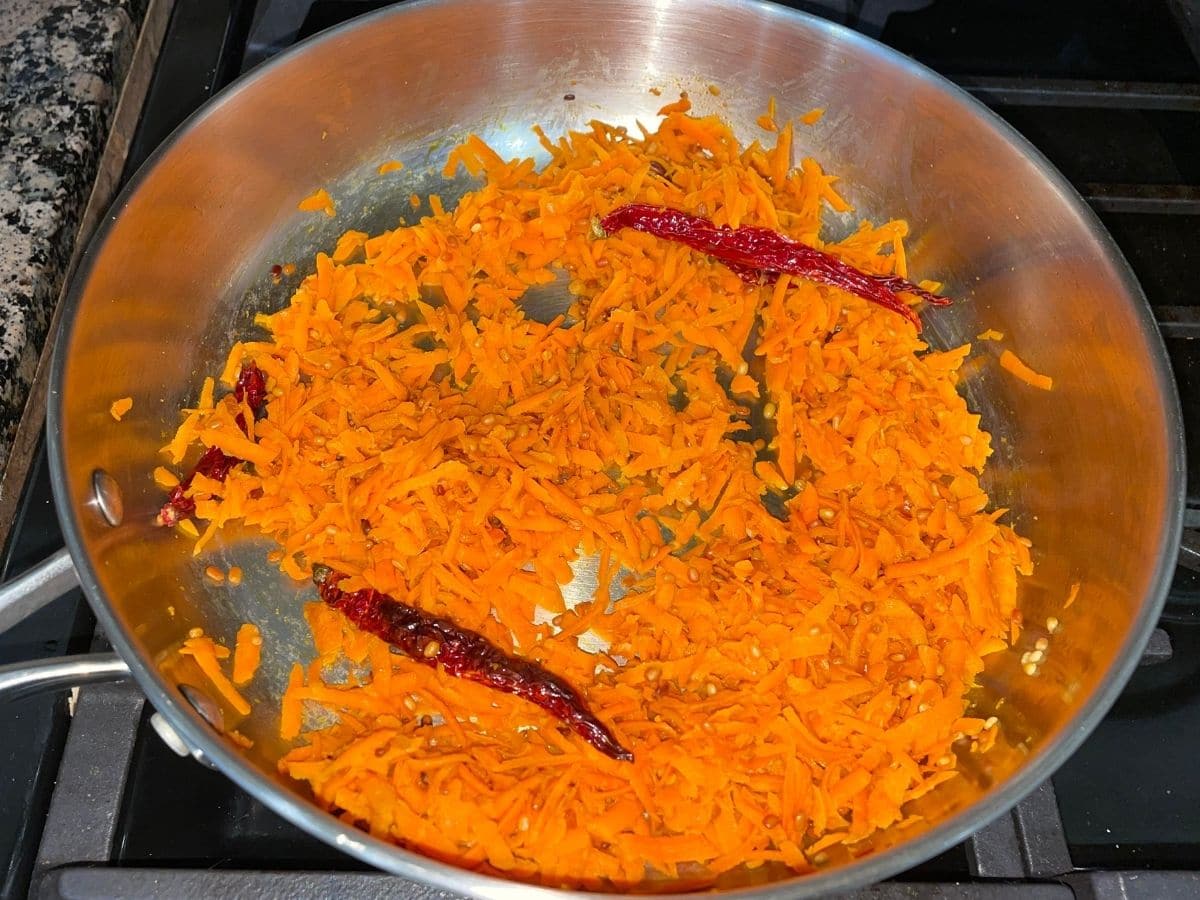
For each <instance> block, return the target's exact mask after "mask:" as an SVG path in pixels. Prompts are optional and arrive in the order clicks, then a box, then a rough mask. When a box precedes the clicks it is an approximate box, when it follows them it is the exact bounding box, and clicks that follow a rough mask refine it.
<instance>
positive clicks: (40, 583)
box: [0, 547, 79, 632]
mask: <svg viewBox="0 0 1200 900" xmlns="http://www.w3.org/2000/svg"><path fill="white" fill-rule="evenodd" d="M77 587H79V575H78V573H76V571H75V564H74V563H73V562H71V554H70V553H68V552H67V549H66V548H65V547H64V548H63V549H62V550H59V551H58V552H57V553H55V554H54V555H53V556H49V557H47V558H46V559H44V560H42V561H41V562H40V563H38V564H37V565H36V566H34V567H33V568H32V569H30V570H29V571H28V572H25V573H23V574H21V575H18V576H17V577H16V578H14V579H13V580H12V581H8V582H5V583H4V584H2V585H0V632H3V631H8V629H10V628H12V627H13V626H14V625H16V624H17V623H18V622H20V621H21V620H22V619H24V618H25V617H26V616H29V615H30V614H32V613H35V612H37V611H38V610H39V609H41V608H42V607H43V606H45V605H46V604H47V603H49V602H50V601H51V600H56V599H58V598H59V597H61V596H62V595H63V594H65V593H66V592H67V591H69V590H71V589H72V588H77Z"/></svg>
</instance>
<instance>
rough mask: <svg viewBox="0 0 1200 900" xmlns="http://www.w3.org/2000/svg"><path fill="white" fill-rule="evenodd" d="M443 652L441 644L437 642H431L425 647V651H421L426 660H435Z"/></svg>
mask: <svg viewBox="0 0 1200 900" xmlns="http://www.w3.org/2000/svg"><path fill="white" fill-rule="evenodd" d="M441 652H442V645H441V644H439V643H438V642H437V641H430V642H429V643H428V644H426V645H425V649H424V650H422V651H421V653H422V655H423V656H424V657H425V658H426V659H433V658H434V657H435V656H437V655H438V654H439V653H441Z"/></svg>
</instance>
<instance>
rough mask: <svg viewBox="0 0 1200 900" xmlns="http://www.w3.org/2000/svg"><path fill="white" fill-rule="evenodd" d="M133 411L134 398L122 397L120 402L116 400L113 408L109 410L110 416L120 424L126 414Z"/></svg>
mask: <svg viewBox="0 0 1200 900" xmlns="http://www.w3.org/2000/svg"><path fill="white" fill-rule="evenodd" d="M131 409H133V398H132V397H122V398H121V399H120V400H114V401H113V403H112V406H110V407H109V408H108V412H109V414H110V415H111V416H112V417H113V418H114V419H115V420H116V421H118V422H120V421H121V419H122V418H124V416H125V413H127V412H129V411H130V410H131Z"/></svg>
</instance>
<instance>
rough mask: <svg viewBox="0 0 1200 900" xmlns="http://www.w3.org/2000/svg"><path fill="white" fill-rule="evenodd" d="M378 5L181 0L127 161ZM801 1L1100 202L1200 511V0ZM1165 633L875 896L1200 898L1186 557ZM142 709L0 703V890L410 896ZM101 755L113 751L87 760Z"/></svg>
mask: <svg viewBox="0 0 1200 900" xmlns="http://www.w3.org/2000/svg"><path fill="white" fill-rule="evenodd" d="M383 5H385V4H384V3H382V2H378V0H315V2H314V0H258V2H254V0H244V2H242V0H175V3H174V9H173V12H172V15H171V21H170V24H169V25H168V30H167V34H166V37H165V39H164V45H163V48H162V51H161V54H160V57H159V61H158V63H157V66H156V70H155V75H154V78H153V81H152V82H151V86H150V90H149V93H148V96H147V100H146V103H145V106H144V109H143V114H142V118H141V121H140V122H139V125H138V129H137V131H136V133H135V135H134V137H133V140H132V143H131V152H130V160H129V164H128V166H127V172H126V175H128V174H129V173H130V172H132V170H133V169H134V168H136V166H137V165H138V164H140V162H141V161H142V160H143V159H144V158H145V157H146V156H147V155H148V154H149V153H150V152H151V151H152V150H153V148H154V147H155V146H157V145H158V143H159V142H160V141H161V140H162V139H163V138H164V137H166V135H167V134H169V133H170V131H171V130H172V129H173V128H174V127H175V126H176V125H177V124H178V123H179V122H180V121H182V119H183V118H185V117H186V116H187V115H188V114H189V113H190V112H191V111H192V110H194V109H195V108H196V107H197V106H199V105H200V104H201V103H202V102H203V101H204V100H206V99H207V98H208V97H209V96H210V95H211V94H212V93H213V92H214V91H216V90H219V89H220V88H221V87H223V86H224V85H225V84H227V83H228V82H229V81H230V80H232V79H233V78H234V77H236V76H237V75H238V74H239V73H241V72H243V71H245V70H247V69H248V68H252V67H253V66H254V65H257V64H258V63H259V62H261V61H262V60H264V59H266V58H268V57H269V56H270V55H272V54H273V53H275V52H278V51H279V50H280V49H282V48H284V47H286V46H288V45H290V44H291V43H294V42H295V41H296V40H298V39H300V38H303V37H306V36H308V35H310V34H313V33H315V32H316V31H319V30H321V29H322V28H325V27H328V26H330V25H334V24H336V23H338V22H341V21H343V20H345V19H346V18H349V17H350V16H353V15H358V14H360V13H363V12H366V11H369V10H372V9H376V8H378V7H380V6H383ZM789 5H793V6H796V7H799V8H803V9H807V10H809V11H813V12H817V13H819V14H822V15H826V16H827V17H829V18H832V19H834V20H835V21H840V22H843V23H844V24H848V25H850V26H851V27H857V28H859V29H860V30H862V31H864V32H865V33H868V34H871V35H872V36H876V37H879V38H881V39H882V40H883V41H884V42H885V43H888V44H890V45H891V46H893V47H895V48H897V49H899V50H901V51H903V52H905V53H908V54H910V55H912V56H914V57H915V58H916V59H918V60H919V61H921V62H923V63H925V64H926V65H929V66H930V67H932V68H933V69H935V70H937V71H940V72H942V73H943V74H945V75H947V76H949V77H951V78H952V79H954V80H956V81H958V82H959V83H961V84H963V85H964V86H965V87H967V88H968V89H969V90H971V91H972V92H974V93H975V94H976V95H977V96H978V97H980V98H981V99H982V100H984V102H986V103H988V104H989V105H991V106H992V107H993V108H995V109H996V111H997V112H999V113H1000V114H1001V115H1002V116H1003V117H1004V118H1006V119H1007V120H1008V121H1010V122H1011V123H1012V124H1013V125H1014V126H1016V127H1017V128H1018V129H1019V130H1020V131H1021V132H1022V133H1024V134H1025V135H1026V136H1027V137H1029V138H1030V139H1031V140H1032V141H1033V143H1034V144H1036V145H1037V146H1038V147H1039V148H1040V149H1041V150H1042V151H1043V152H1044V153H1046V155H1047V156H1049V157H1050V159H1051V160H1052V161H1053V162H1054V163H1055V164H1056V165H1057V166H1058V167H1059V168H1060V169H1061V170H1062V171H1063V172H1064V173H1065V174H1066V175H1067V177H1068V178H1070V179H1071V180H1072V182H1073V183H1074V184H1075V185H1076V186H1077V187H1078V189H1079V190H1080V192H1081V193H1082V194H1083V195H1084V196H1085V197H1086V198H1087V199H1088V201H1089V202H1090V203H1091V204H1092V206H1093V208H1094V209H1096V211H1097V212H1098V213H1099V215H1100V217H1101V219H1102V220H1103V221H1104V223H1105V225H1106V226H1107V227H1108V228H1109V230H1110V231H1111V232H1112V233H1113V235H1114V237H1116V239H1117V241H1118V243H1119V244H1120V246H1121V249H1122V250H1123V251H1124V253H1125V254H1126V256H1127V258H1128V259H1129V261H1130V263H1131V264H1132V266H1133V268H1134V270H1135V272H1136V273H1137V275H1138V277H1139V279H1140V280H1141V283H1142V286H1143V287H1144V289H1145V291H1146V294H1147V296H1148V298H1149V300H1150V302H1151V304H1152V305H1153V307H1154V308H1155V313H1156V315H1157V317H1158V319H1159V321H1160V323H1161V324H1162V330H1163V333H1164V337H1165V338H1166V341H1167V346H1168V350H1169V352H1170V355H1171V359H1172V361H1173V363H1174V365H1175V370H1176V378H1177V381H1178V383H1179V386H1180V393H1181V395H1182V398H1183V403H1184V414H1185V420H1186V425H1187V437H1188V444H1189V447H1190V448H1193V449H1192V450H1190V451H1189V458H1188V473H1189V481H1190V483H1191V486H1192V490H1191V491H1189V501H1188V507H1189V511H1188V515H1189V525H1200V469H1198V468H1197V466H1198V465H1200V342H1198V341H1197V340H1196V339H1197V338H1200V298H1198V297H1197V296H1196V293H1195V291H1194V288H1193V285H1194V283H1195V275H1194V273H1195V271H1196V270H1197V263H1200V258H1198V255H1200V250H1198V249H1197V248H1198V247H1200V64H1198V62H1197V55H1196V54H1197V53H1200V34H1192V35H1190V41H1189V32H1188V31H1187V27H1186V25H1185V24H1184V23H1185V22H1187V21H1188V17H1189V14H1190V16H1191V21H1192V23H1193V25H1192V27H1194V28H1197V29H1200V9H1198V8H1197V5H1196V4H1195V3H1194V2H1192V0H1049V2H1048V0H1008V2H1004V0H958V2H949V0H932V2H931V0H810V2H803V0H800V2H795V3H791V4H789ZM49 497H50V494H49V484H48V474H47V471H46V464H45V457H44V454H42V456H41V457H40V459H39V461H38V462H37V463H35V465H34V467H33V469H32V470H31V476H30V480H29V483H28V484H27V486H26V491H25V496H24V499H23V502H22V506H21V511H20V514H19V518H18V524H17V527H16V528H15V529H14V531H13V537H12V539H11V541H10V546H9V547H8V548H6V555H5V557H4V574H5V576H6V577H7V576H11V575H12V574H14V573H17V572H19V571H21V570H22V569H23V568H25V567H26V566H28V565H30V564H31V563H32V562H34V561H35V560H36V559H38V558H40V557H41V556H43V555H45V554H46V553H47V552H48V551H50V550H53V549H55V547H56V546H57V545H58V543H59V541H60V540H61V536H60V535H59V533H58V526H57V524H56V522H55V520H54V514H53V509H52V507H51V504H50V500H49ZM93 625H94V621H93V620H92V619H91V617H90V615H89V613H88V612H87V609H86V605H85V604H83V603H82V602H81V597H80V595H79V593H78V592H75V593H74V594H72V595H71V596H68V597H65V598H63V599H62V600H60V601H58V602H57V603H56V604H54V605H52V606H51V607H49V608H47V609H46V610H43V611H42V612H41V613H39V614H38V615H37V616H35V617H34V618H32V619H30V620H28V621H27V622H25V623H23V624H22V625H21V626H20V627H19V628H18V629H16V630H14V631H11V632H9V633H8V634H6V635H2V636H0V663H5V662H11V661H16V660H21V659H30V658H35V657H39V656H44V655H48V654H61V653H66V652H74V651H79V650H82V649H87V647H88V646H89V644H90V643H91V640H92V638H91V633H92V627H93ZM1154 647H1155V650H1154V652H1153V654H1151V655H1149V656H1147V657H1146V658H1145V659H1144V661H1143V662H1144V664H1143V665H1142V666H1141V667H1140V668H1139V669H1138V670H1137V672H1136V673H1135V675H1134V676H1133V679H1132V681H1131V682H1130V684H1129V686H1128V687H1127V689H1126V690H1125V692H1124V694H1123V695H1122V697H1121V699H1120V700H1119V701H1118V702H1117V704H1116V706H1115V707H1114V708H1113V710H1112V712H1111V713H1110V714H1109V716H1108V717H1107V718H1106V719H1105V721H1104V722H1103V723H1102V724H1101V725H1100V727H1099V728H1098V729H1097V730H1096V732H1095V734H1094V735H1093V736H1092V737H1090V738H1089V739H1088V741H1087V742H1086V743H1085V744H1084V745H1083V747H1082V748H1081V749H1080V750H1079V752H1078V753H1076V755H1075V756H1074V757H1073V758H1072V759H1071V760H1070V761H1068V762H1067V764H1066V765H1064V766H1063V767H1062V769H1061V770H1060V771H1059V772H1058V774H1056V775H1055V777H1054V778H1053V780H1052V782H1051V783H1047V784H1046V785H1044V786H1043V787H1042V789H1041V790H1039V791H1038V792H1037V793H1036V794H1034V795H1033V796H1032V797H1031V798H1030V799H1029V800H1027V801H1025V802H1024V803H1022V804H1021V805H1020V806H1019V807H1018V808H1017V809H1016V810H1015V811H1014V812H1013V813H1012V814H1011V815H1009V816H1005V817H1003V818H1002V819H1001V820H1000V821H999V822H997V823H996V824H995V825H993V826H989V828H987V829H985V830H984V831H983V832H981V833H980V834H978V835H976V836H974V837H973V838H971V839H970V840H968V841H966V842H964V843H963V844H961V845H959V846H957V847H955V848H953V849H952V850H950V851H948V852H947V853H945V854H942V855H941V856H939V857H937V858H936V859H934V860H931V861H930V862H928V863H926V864H924V865H922V866H919V867H917V868H916V869H914V870H912V871H910V872H908V873H906V874H905V875H903V876H901V878H900V879H897V880H896V882H893V883H891V884H890V885H885V886H883V887H882V888H881V889H880V893H876V894H874V895H873V896H891V895H895V896H918V897H920V896H942V897H956V896H961V897H964V898H969V897H979V896H985V895H986V896H988V897H993V896H999V897H1008V896H1009V895H1010V893H1011V896H1013V897H1022V898H1024V897H1031V896H1032V897H1037V896H1045V897H1047V898H1051V897H1062V898H1064V900H1065V898H1070V897H1072V896H1079V897H1107V896H1114V897H1116V896H1131V897H1156V898H1157V897H1164V896H1198V895H1200V812H1198V811H1197V810H1198V809H1200V804H1198V801H1200V766H1197V764H1196V760H1197V759H1198V758H1200V578H1198V577H1196V576H1194V575H1191V574H1190V573H1187V572H1183V571H1182V570H1181V571H1180V573H1179V576H1178V577H1177V579H1176V582H1175V586H1174V588H1173V590H1172V594H1171V597H1170V600H1169V605H1168V610H1167V613H1166V614H1165V615H1164V617H1163V620H1162V621H1161V622H1160V630H1159V632H1158V633H1156V636H1155V642H1154ZM149 712H150V710H149V709H148V707H144V704H143V703H142V702H141V700H140V698H139V697H138V696H137V694H136V691H135V690H134V689H133V688H132V687H131V686H129V685H126V686H110V687H102V688H95V689H85V690H84V691H83V692H82V693H81V695H80V701H79V705H78V709H77V712H76V716H75V718H74V719H73V720H72V719H70V718H69V716H68V710H67V702H66V698H65V697H39V698H31V699H27V700H23V701H20V702H17V703H12V704H9V705H7V706H0V862H2V863H4V864H5V865H6V869H5V876H4V881H3V883H2V884H0V896H4V897H9V896H21V895H23V894H25V893H26V892H27V890H28V889H29V888H28V886H29V884H30V878H31V876H35V881H34V891H35V893H37V894H39V895H41V896H56V895H57V896H77V897H87V896H133V895H137V894H145V895H154V896H181V895H183V896H216V895H229V894H233V895H238V896H244V895H249V896H257V895H265V894H271V895H280V896H314V897H315V896H323V895H332V894H353V895H356V896H360V895H363V894H366V895H370V896H376V895H378V896H383V895H385V894H390V895H392V896H399V897H401V898H404V897H410V896H411V897H415V896H417V895H416V894H415V893H413V892H412V891H411V890H409V889H408V886H407V883H405V882H401V881H399V880H398V879H388V878H386V877H385V876H378V875H369V874H366V873H367V871H368V870H366V869H365V868H364V867H363V866H362V865H361V864H360V863H358V862H356V861H355V860H353V859H351V858H350V857H347V856H345V855H342V854H341V853H339V852H337V851H335V850H332V849H330V848H328V847H326V846H325V845H324V844H322V843H320V842H318V841H317V840H315V839H314V838H311V837H309V836H308V835H307V834H306V833H304V832H303V831H300V830H299V829H297V828H295V827H293V826H291V825H289V824H287V823H286V822H284V821H282V820H281V819H279V818H278V817H277V816H275V815H274V814H273V813H271V812H269V811H268V810H267V809H266V808H265V807H263V806H262V805H261V804H259V803H258V802H257V801H255V800H253V799H252V798H250V797H249V796H248V795H247V794H245V793H244V792H242V791H241V790H240V789H238V788H236V787H235V786H234V785H233V784H232V782H230V781H228V780H227V779H226V778H225V777H224V776H222V775H220V774H219V773H216V772H213V771H211V770H208V769H205V768H203V767H202V766H200V765H198V764H197V763H195V762H193V761H192V760H191V759H186V758H185V759H181V758H179V757H177V756H175V755H174V753H172V752H171V751H170V750H168V749H167V748H166V747H165V745H163V744H162V742H161V741H160V740H159V739H158V738H157V736H156V735H155V733H154V732H153V731H152V730H151V729H150V728H149V727H148V725H147V718H148V715H149ZM64 746H65V747H66V751H65V756H64ZM76 754H78V759H76V758H75V757H76ZM96 758H100V759H104V760H108V761H109V762H110V763H111V764H110V765H108V766H100V765H88V766H86V767H85V766H82V765H80V761H81V760H84V759H86V760H89V761H94V760H95V759H96ZM60 760H61V761H62V765H61V767H60ZM85 768H86V771H85V770H84V769H85ZM56 776H57V788H56V787H55V780H56ZM52 794H53V803H54V805H53V809H52V811H51V812H50V814H49V818H47V810H48V808H49V807H50V804H51V798H52ZM43 823H44V824H45V829H44V834H43ZM39 848H40V849H39ZM49 867H58V868H57V869H56V871H55V872H53V873H47V872H46V871H45V870H46V869H47V868H49ZM312 870H319V871H320V872H321V873H323V874H320V875H313V874H311V872H312ZM301 872H304V874H303V875H301V874H300V873H301ZM289 873H291V875H289ZM1134 876H1136V877H1134ZM985 891H986V892H987V893H986V894H985V893H983V892H985ZM997 891H999V892H1000V893H994V892H997Z"/></svg>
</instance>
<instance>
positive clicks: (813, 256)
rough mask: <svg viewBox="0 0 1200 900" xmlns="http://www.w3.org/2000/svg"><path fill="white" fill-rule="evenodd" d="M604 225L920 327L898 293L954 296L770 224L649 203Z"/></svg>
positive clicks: (938, 302) (939, 302) (928, 298)
mask: <svg viewBox="0 0 1200 900" xmlns="http://www.w3.org/2000/svg"><path fill="white" fill-rule="evenodd" d="M600 226H601V228H602V229H603V230H604V232H605V233H606V234H612V233H613V232H615V231H619V230H620V229H622V228H632V229H634V230H636V231H642V232H645V233H646V234H652V235H654V236H655V237H660V238H664V239H666V240H670V241H677V242H679V243H681V244H686V245H687V246H689V247H691V248H692V249H694V250H699V251H701V252H703V253H707V254H709V255H710V256H713V257H715V258H716V259H719V260H721V261H722V262H724V263H726V264H727V265H728V266H729V267H730V268H731V269H733V271H735V272H736V273H737V274H738V275H739V276H741V278H742V279H743V280H745V281H748V282H750V283H752V284H754V283H758V282H759V281H760V280H761V279H762V278H763V277H764V276H765V277H766V279H767V280H768V281H774V280H775V279H776V278H777V277H778V276H779V275H781V274H787V275H798V276H799V277H801V278H804V279H807V280H808V281H815V282H817V283H819V284H827V285H830V286H831V287H836V288H841V289H842V290H844V291H849V292H850V293H852V294H857V295H858V296H859V297H862V298H863V299H864V300H869V301H871V302H872V303H877V304H879V305H880V306H882V307H884V308H885V309H889V310H891V311H892V312H896V313H899V314H900V315H902V316H904V317H905V318H906V319H908V320H909V321H910V322H912V323H913V324H914V325H915V326H916V327H917V330H918V331H920V330H921V320H920V319H919V318H918V317H917V314H916V313H915V312H914V311H913V310H912V308H911V307H909V306H908V304H906V303H905V302H904V301H903V300H901V299H900V297H899V296H897V294H902V293H903V294H912V295H914V296H916V297H920V298H921V299H922V300H924V301H925V302H927V303H931V304H933V305H934V306H949V305H950V303H951V302H952V301H951V300H950V298H948V297H939V296H938V295H937V294H933V293H931V292H929V291H927V290H925V289H924V288H921V287H919V286H917V285H915V284H913V283H912V282H911V281H909V280H908V279H906V278H901V277H900V276H898V275H870V274H867V273H866V272H860V271H859V270H858V269H856V268H854V267H853V266H850V265H847V264H846V263H844V262H842V261H841V260H839V259H837V258H836V257H834V256H831V255H829V254H828V253H824V252H822V251H820V250H817V249H816V248H815V247H809V246H808V245H807V244H801V243H800V242H799V241H794V240H792V239H791V238H789V237H785V236H784V235H782V234H779V233H778V232H775V231H772V230H771V229H769V228H759V227H757V226H753V225H744V226H742V227H741V228H730V227H728V226H723V227H718V226H716V225H714V224H713V223H712V222H710V221H709V220H708V219H704V218H701V217H700V216H693V215H690V214H689V213H685V212H680V211H679V210H675V209H667V208H666V207H663V206H651V205H649V204H646V203H631V204H629V205H628V206H621V207H618V208H617V209H614V210H613V211H612V212H610V213H609V214H608V215H607V216H605V217H604V218H603V219H601V220H600Z"/></svg>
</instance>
